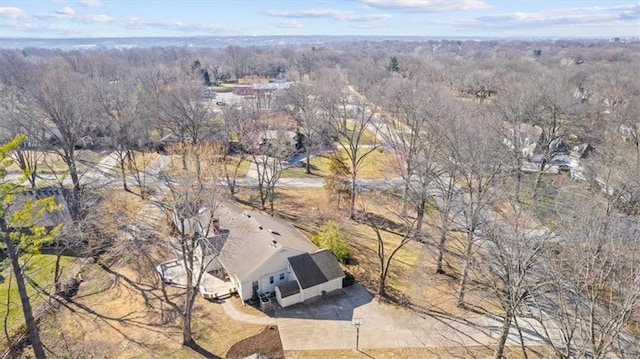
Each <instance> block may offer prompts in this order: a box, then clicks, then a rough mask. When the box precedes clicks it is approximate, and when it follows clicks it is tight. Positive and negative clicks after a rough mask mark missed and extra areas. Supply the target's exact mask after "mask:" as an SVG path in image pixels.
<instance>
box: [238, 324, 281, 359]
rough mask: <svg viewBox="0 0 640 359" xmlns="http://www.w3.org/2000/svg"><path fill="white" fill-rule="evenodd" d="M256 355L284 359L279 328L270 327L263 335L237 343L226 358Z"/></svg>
mask: <svg viewBox="0 0 640 359" xmlns="http://www.w3.org/2000/svg"><path fill="white" fill-rule="evenodd" d="M255 353H260V354H262V355H264V356H266V357H268V358H272V359H280V358H284V352H283V350H282V342H281V341H280V332H279V331H278V327H276V326H275V325H270V326H268V327H266V328H265V329H264V330H263V331H262V332H261V333H259V334H256V335H254V336H252V337H249V338H247V339H244V340H241V341H239V342H237V343H236V344H234V345H233V346H232V347H231V349H229V352H227V356H226V358H227V359H240V358H244V357H246V356H249V355H251V354H255Z"/></svg>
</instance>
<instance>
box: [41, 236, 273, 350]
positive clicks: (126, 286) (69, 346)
mask: <svg viewBox="0 0 640 359" xmlns="http://www.w3.org/2000/svg"><path fill="white" fill-rule="evenodd" d="M157 245H158V243H156V244H151V243H150V244H146V245H142V246H141V248H139V249H131V251H132V252H137V253H131V256H130V258H129V260H128V263H126V264H125V265H123V266H122V267H119V268H118V269H117V270H115V271H111V270H104V269H103V268H101V267H99V266H97V265H92V266H89V267H87V268H86V270H85V271H84V272H83V278H84V282H83V284H82V285H81V286H80V291H79V293H78V295H77V296H76V297H75V298H74V299H73V300H72V301H71V302H70V303H69V304H68V305H67V306H65V307H62V308H60V310H59V311H58V312H57V313H55V315H51V316H50V317H48V318H47V319H46V320H45V321H44V322H43V323H42V325H41V326H42V328H43V330H42V336H43V341H44V343H45V345H47V347H48V348H50V349H51V350H52V351H53V352H54V353H56V355H58V356H62V357H65V356H70V357H111V358H147V357H180V358H199V357H201V354H199V353H197V352H195V351H194V350H192V349H189V348H184V347H182V346H181V345H180V343H181V340H182V332H181V323H182V321H181V316H180V310H179V307H178V308H176V307H175V306H174V304H177V305H178V306H180V304H181V303H182V290H181V289H178V288H173V287H166V288H164V290H163V287H162V285H161V284H160V282H159V279H158V276H157V275H155V273H153V271H154V268H153V264H155V263H157V262H158V261H160V260H161V259H162V257H160V254H161V253H162V252H163V250H162V248H160V250H158V248H153V247H154V246H157ZM149 246H150V247H151V248H148V247H149ZM147 256H149V257H147ZM145 257H147V258H145ZM172 303H174V304H172ZM192 329H193V330H192V331H193V334H194V338H195V340H196V342H197V343H198V344H199V345H200V347H201V348H202V350H201V351H202V352H203V353H209V354H208V355H215V356H219V357H224V355H225V353H226V352H227V351H228V350H229V348H230V347H231V346H232V345H233V344H234V343H236V342H237V341H239V340H242V339H244V338H247V337H250V336H253V335H255V334H257V333H259V332H260V331H261V330H262V329H263V327H262V326H254V325H248V324H244V323H240V322H236V321H234V320H231V319H229V318H228V317H227V316H226V314H225V313H224V310H223V309H222V307H221V306H220V305H218V304H215V303H211V302H208V301H206V300H204V299H202V298H200V297H198V299H197V300H196V304H195V309H194V315H193V327H192Z"/></svg>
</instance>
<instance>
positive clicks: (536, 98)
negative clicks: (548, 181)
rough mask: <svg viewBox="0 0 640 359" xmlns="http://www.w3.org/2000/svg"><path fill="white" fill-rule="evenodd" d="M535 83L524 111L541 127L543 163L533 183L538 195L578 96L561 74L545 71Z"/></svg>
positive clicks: (531, 120)
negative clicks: (575, 95) (546, 72)
mask: <svg viewBox="0 0 640 359" xmlns="http://www.w3.org/2000/svg"><path fill="white" fill-rule="evenodd" d="M532 85H533V86H532V87H530V88H529V89H528V91H527V97H528V101H529V104H528V106H527V108H526V110H525V114H526V117H527V119H528V120H529V121H530V124H532V125H533V126H536V127H538V128H539V129H540V130H541V135H540V139H539V142H538V146H539V148H540V150H539V154H540V166H539V169H538V173H537V176H536V179H535V183H534V186H533V198H536V197H537V195H538V187H539V185H540V181H541V180H542V175H543V173H544V171H545V169H546V168H547V165H548V164H549V161H551V159H552V158H553V156H555V155H556V154H558V153H559V152H561V151H562V147H561V146H562V142H561V136H563V135H564V134H565V131H566V130H567V128H568V126H569V123H570V121H571V117H572V116H573V114H572V112H571V111H572V106H573V105H574V104H575V101H576V100H575V98H574V97H573V93H574V91H573V89H572V88H571V87H569V86H568V85H567V82H566V81H564V79H562V78H557V77H552V76H551V75H550V74H546V76H545V74H542V75H541V76H540V78H538V79H536V81H535V82H533V83H532Z"/></svg>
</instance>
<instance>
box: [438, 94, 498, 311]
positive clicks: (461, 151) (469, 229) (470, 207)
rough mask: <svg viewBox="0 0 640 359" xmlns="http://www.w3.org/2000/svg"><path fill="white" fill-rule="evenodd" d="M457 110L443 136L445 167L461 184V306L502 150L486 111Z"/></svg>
mask: <svg viewBox="0 0 640 359" xmlns="http://www.w3.org/2000/svg"><path fill="white" fill-rule="evenodd" d="M460 107H461V108H460V110H461V112H459V113H458V114H459V116H461V117H460V118H456V119H454V120H451V122H450V124H449V125H448V126H447V127H446V128H447V133H446V134H445V135H444V136H445V137H446V146H447V152H448V154H449V156H448V158H449V163H448V164H447V166H446V167H445V168H447V169H449V170H452V171H455V172H456V173H455V174H454V177H456V178H458V180H459V181H460V182H461V184H460V186H461V189H462V193H461V195H460V196H459V197H458V199H457V201H458V204H457V206H459V208H460V209H459V210H458V211H457V212H458V213H460V214H462V215H461V218H460V219H461V221H462V223H461V224H462V230H463V231H464V232H465V233H466V235H465V240H464V253H463V254H462V260H463V264H462V273H461V275H460V285H459V288H458V300H457V303H458V305H459V306H463V305H464V304H465V301H464V296H465V292H466V289H467V282H468V280H469V271H470V269H471V265H472V264H473V260H474V259H473V258H474V257H473V253H474V246H475V244H476V241H477V239H478V233H477V232H478V230H479V229H480V227H481V226H482V223H483V222H485V221H486V219H487V218H485V217H486V216H487V215H488V213H489V210H490V209H491V206H492V204H493V201H494V199H495V194H494V191H493V189H492V188H491V186H492V185H493V184H494V182H495V181H496V179H497V178H498V176H499V175H500V173H501V171H502V168H503V164H504V156H505V154H504V153H505V151H504V150H503V148H502V147H501V146H502V145H501V143H500V140H499V139H497V138H495V131H492V129H491V127H490V124H491V123H492V121H491V120H489V119H487V115H488V114H487V112H485V111H474V109H473V108H472V107H466V108H465V107H463V106H462V105H461V106H460ZM471 119H472V120H471Z"/></svg>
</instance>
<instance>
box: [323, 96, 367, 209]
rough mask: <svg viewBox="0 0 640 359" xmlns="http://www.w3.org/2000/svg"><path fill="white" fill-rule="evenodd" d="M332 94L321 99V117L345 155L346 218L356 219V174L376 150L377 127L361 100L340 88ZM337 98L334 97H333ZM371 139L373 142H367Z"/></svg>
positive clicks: (341, 152) (342, 154)
mask: <svg viewBox="0 0 640 359" xmlns="http://www.w3.org/2000/svg"><path fill="white" fill-rule="evenodd" d="M334 91H337V94H336V93H335V92H334V93H333V95H328V96H327V94H326V93H325V95H324V96H323V99H322V101H323V103H322V105H323V115H324V116H325V121H326V123H327V124H328V125H329V126H330V127H331V131H330V132H329V133H328V135H330V136H332V137H333V138H329V139H328V140H332V139H335V140H336V145H337V148H338V149H339V150H341V151H339V152H337V153H336V155H338V156H346V157H347V162H348V163H349V167H350V170H351V189H350V200H349V218H351V219H354V218H355V204H356V196H357V190H358V187H357V180H358V173H359V171H360V169H361V168H362V166H363V165H364V163H365V160H366V159H367V157H368V156H369V155H371V154H372V153H373V152H374V151H376V150H377V149H378V147H379V144H378V141H377V137H376V135H377V132H378V127H377V123H376V121H375V120H376V117H375V109H368V108H367V106H366V104H365V103H364V102H362V101H360V100H356V99H353V98H352V97H351V96H349V95H348V94H347V93H346V92H344V91H343V90H342V89H335V88H334ZM336 95H337V96H336ZM371 137H372V143H369V144H368V143H366V139H367V138H371Z"/></svg>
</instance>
